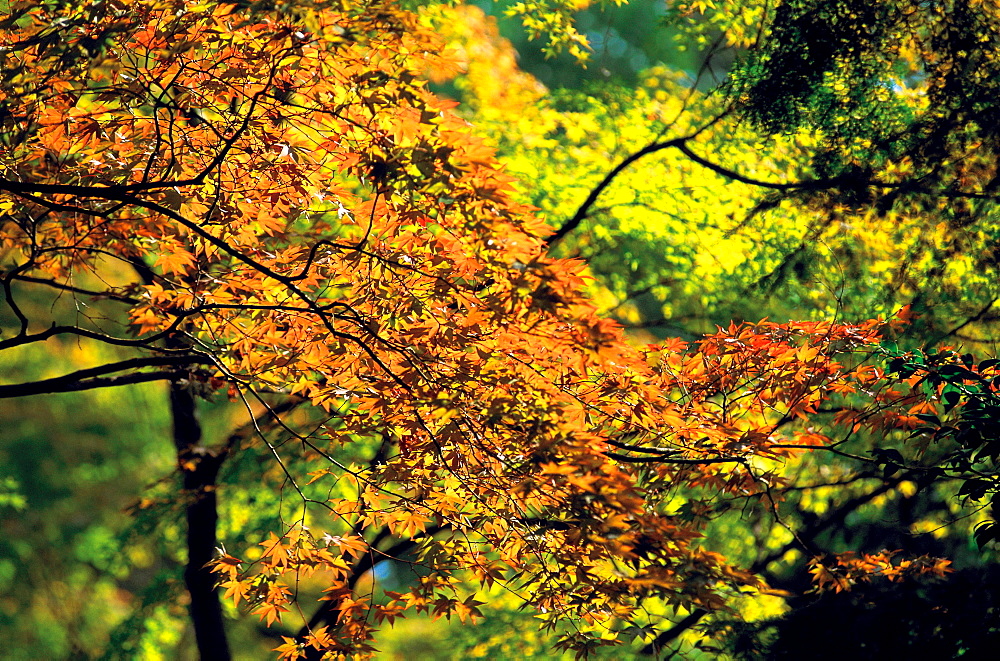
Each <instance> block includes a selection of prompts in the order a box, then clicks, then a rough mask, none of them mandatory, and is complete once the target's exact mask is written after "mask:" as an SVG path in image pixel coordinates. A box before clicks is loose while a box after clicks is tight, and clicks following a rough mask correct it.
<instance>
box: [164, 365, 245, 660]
mask: <svg viewBox="0 0 1000 661" xmlns="http://www.w3.org/2000/svg"><path fill="white" fill-rule="evenodd" d="M170 412H171V415H172V416H173V421H174V445H175V446H176V448H177V461H178V464H179V466H180V470H181V474H182V475H183V476H184V491H185V495H186V497H187V498H188V499H189V501H188V506H187V552H188V561H187V567H185V569H184V583H185V584H186V585H187V589H188V593H189V594H190V595H191V620H192V622H193V623H194V634H195V640H196V641H197V643H198V654H199V656H200V657H201V659H202V661H229V659H230V655H229V643H228V642H227V641H226V629H225V623H224V621H223V617H222V604H221V603H220V602H219V596H218V594H216V591H215V577H214V576H213V575H212V573H211V572H210V571H209V570H208V569H207V568H206V567H205V565H206V564H207V563H208V562H210V561H211V560H212V559H213V557H214V554H215V547H216V546H217V545H218V544H217V540H216V536H215V534H216V524H217V522H218V518H219V516H218V512H217V510H216V498H215V479H216V476H217V475H218V473H219V467H220V466H221V465H222V462H223V460H224V459H225V452H224V451H219V452H215V453H213V452H211V451H209V450H208V449H207V448H205V447H204V446H203V445H202V444H201V425H200V424H198V418H197V415H196V406H195V399H194V396H193V395H192V394H191V392H190V391H189V390H188V389H186V388H184V387H182V386H181V385H180V384H178V383H176V382H175V383H174V384H172V386H171V388H170Z"/></svg>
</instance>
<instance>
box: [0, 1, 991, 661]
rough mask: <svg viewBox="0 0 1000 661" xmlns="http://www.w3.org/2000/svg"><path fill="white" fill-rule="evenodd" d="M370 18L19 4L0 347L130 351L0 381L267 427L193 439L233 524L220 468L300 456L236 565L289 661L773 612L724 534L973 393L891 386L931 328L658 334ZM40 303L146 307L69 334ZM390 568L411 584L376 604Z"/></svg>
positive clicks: (1, 185)
mask: <svg viewBox="0 0 1000 661" xmlns="http://www.w3.org/2000/svg"><path fill="white" fill-rule="evenodd" d="M337 7H339V8H326V7H318V6H317V7H312V6H311V5H310V4H309V3H301V5H300V6H299V7H298V8H297V10H296V11H295V12H294V14H286V15H281V14H278V13H270V14H269V13H267V12H264V11H259V10H252V9H248V8H246V7H243V6H239V5H216V4H214V3H210V4H201V5H199V4H196V3H192V2H186V1H183V0H164V1H157V2H143V3H125V2H121V3H115V2H108V3H101V4H93V5H87V6H80V7H72V6H66V7H63V6H59V5H55V4H37V3H16V2H15V3H11V6H10V13H9V15H8V16H7V17H5V18H4V19H3V23H2V27H3V49H2V51H0V56H2V58H3V60H4V61H3V67H4V70H5V73H4V74H3V77H2V87H0V103H2V120H0V121H2V132H3V143H2V163H3V172H2V179H0V210H2V211H3V214H4V215H3V219H2V223H3V224H2V230H0V251H2V252H0V255H2V260H3V262H2V264H3V271H2V278H0V280H2V284H3V287H4V293H5V300H6V304H7V306H8V308H9V310H10V312H11V313H12V314H13V316H14V317H15V318H16V320H17V324H16V326H17V329H16V332H14V333H13V334H11V335H10V336H8V337H4V338H3V339H0V350H17V349H18V348H20V347H24V346H27V345H31V344H33V343H39V342H44V341H46V340H48V339H49V338H53V337H57V336H74V337H76V338H78V340H79V342H80V343H81V344H89V343H95V344H107V345H112V346H115V347H120V348H122V349H123V350H125V351H127V352H128V357H126V358H122V359H121V360H117V361H113V362H108V363H104V364H101V365H89V366H87V367H85V368H81V369H79V370H77V371H75V372H71V373H65V374H62V375H60V376H55V377H52V378H50V379H43V380H37V381H33V382H31V383H27V382H26V383H10V384H5V385H2V386H0V391H2V392H3V393H4V395H5V396H12V395H17V394H36V393H37V394H41V393H47V392H60V391H67V390H82V389H89V388H96V387H105V386H112V385H123V384H128V383H139V382H142V381H151V380H167V381H169V382H170V383H171V384H172V389H173V392H174V393H180V394H175V395H174V397H175V400H174V401H175V404H177V405H179V404H178V403H179V402H181V398H182V397H183V396H187V397H191V396H193V395H198V396H205V397H210V396H212V395H214V394H219V395H221V396H223V397H227V398H229V399H230V400H232V401H233V402H235V403H238V404H239V405H241V406H244V407H245V408H246V410H247V412H248V417H249V418H252V419H254V420H255V421H256V422H255V423H254V425H255V427H254V428H252V429H250V431H249V433H247V434H245V435H243V436H241V437H238V438H235V440H232V441H231V442H230V443H228V444H225V445H223V446H220V447H206V446H205V444H204V443H202V441H201V439H200V438H192V439H191V440H190V442H178V443H177V450H178V467H179V468H178V470H179V471H180V473H181V474H183V475H185V476H186V477H185V492H184V498H188V499H189V501H190V502H194V503H197V502H204V499H205V498H206V497H207V496H206V494H211V498H212V499H214V498H215V497H216V495H215V494H216V491H218V496H217V497H218V498H220V499H225V498H226V493H225V490H224V489H221V490H217V488H216V485H215V483H214V482H213V479H214V471H216V470H218V466H219V465H221V464H222V463H223V462H224V461H226V460H228V459H229V458H231V457H233V456H236V455H238V454H239V453H240V452H243V451H246V449H247V448H248V447H256V448H258V449H260V448H266V450H265V452H266V453H267V454H268V455H269V456H270V460H271V461H272V462H273V465H274V467H275V471H277V472H279V473H280V474H281V475H282V476H283V477H282V481H283V486H284V488H285V490H286V497H292V498H295V499H298V501H297V502H298V503H299V505H300V506H299V508H298V511H299V514H298V516H297V517H295V518H293V519H286V520H284V521H283V524H282V526H281V527H280V528H277V529H274V530H272V531H271V532H270V534H269V535H268V536H267V537H266V538H264V539H261V540H258V541H259V544H258V545H257V547H256V549H254V550H251V549H252V546H248V547H245V548H237V547H236V546H234V545H232V544H228V543H227V540H225V539H220V540H217V541H218V546H219V551H218V553H216V554H215V556H214V560H213V561H212V563H211V571H212V572H213V574H212V580H213V581H217V582H218V585H219V586H220V587H221V591H222V595H223V597H224V598H225V599H226V600H229V601H231V602H232V603H234V604H235V605H236V606H238V607H240V608H244V609H248V610H249V611H250V612H252V613H254V614H255V615H257V616H259V617H260V619H261V621H262V622H263V624H264V625H266V626H267V627H272V628H275V627H280V626H283V627H285V628H284V629H281V630H280V631H281V632H282V633H283V634H284V638H283V640H282V641H281V644H280V645H279V646H278V648H277V652H278V653H279V656H280V657H281V658H287V659H296V658H314V657H315V658H318V655H320V654H321V653H323V652H327V653H332V654H333V656H332V657H330V658H341V657H352V656H355V655H358V656H364V655H366V654H368V653H370V652H371V651H372V650H373V649H374V647H373V643H372V641H373V639H374V636H375V633H376V631H377V630H378V629H379V628H380V627H383V626H387V625H391V624H392V623H393V622H394V620H396V619H397V618H400V617H405V616H407V615H410V614H413V613H429V614H431V615H433V616H434V617H442V616H443V617H448V618H452V617H454V618H457V619H458V620H461V621H462V622H467V621H474V620H476V619H477V617H479V616H480V615H481V607H482V606H483V605H484V604H483V601H482V598H481V595H482V594H483V593H482V592H481V590H484V589H485V590H488V589H490V588H493V587H494V586H498V585H499V586H503V587H504V588H505V589H507V590H509V591H511V592H513V593H515V594H516V595H517V597H518V599H519V600H521V601H522V602H523V604H524V605H525V606H526V607H527V608H529V609H533V610H534V611H535V612H537V613H538V614H539V615H540V617H541V620H542V623H543V626H545V627H547V628H550V629H552V630H554V631H558V632H559V635H560V638H559V645H561V646H562V647H564V648H567V649H572V650H576V651H578V652H579V653H580V654H584V653H586V652H587V651H588V650H590V649H592V648H594V647H596V646H598V645H603V644H613V643H615V642H616V639H617V637H618V636H619V635H621V634H622V633H623V632H625V631H626V630H629V628H630V627H632V628H633V629H632V630H633V635H634V631H635V629H634V628H635V627H638V631H639V633H640V636H641V637H645V639H652V638H653V637H655V635H656V634H657V632H658V631H660V630H661V629H662V628H664V627H665V626H668V625H669V619H668V618H667V616H666V613H668V612H669V613H676V612H678V611H684V612H692V611H695V610H698V609H702V610H706V611H716V610H720V609H726V608H727V607H728V604H729V601H730V598H731V597H733V596H734V595H736V594H738V593H744V594H745V593H761V592H767V591H769V587H768V586H767V585H766V584H765V582H764V581H763V580H762V579H761V578H760V577H759V576H758V575H757V573H756V572H754V571H752V570H751V569H750V568H749V567H744V566H740V564H739V563H735V562H733V561H731V560H730V559H727V558H726V557H724V556H723V555H722V554H720V553H718V552H716V551H712V550H709V549H708V548H706V546H705V545H704V544H703V543H702V542H703V538H704V533H705V530H706V526H707V525H708V524H709V523H710V522H711V521H712V520H713V519H714V518H715V517H716V516H717V514H718V513H719V511H721V510H720V507H721V506H720V503H728V504H729V505H728V506H733V504H734V503H736V504H739V503H749V502H753V503H756V504H757V505H760V506H762V507H764V508H765V509H768V510H769V511H773V512H774V513H775V514H777V512H778V508H779V507H780V503H781V500H782V497H783V496H782V494H783V489H784V487H786V486H788V485H789V484H790V483H791V482H790V480H791V479H792V478H791V476H790V475H789V474H787V473H786V472H785V470H784V468H785V467H786V466H787V465H789V462H791V463H794V462H795V461H796V460H797V458H798V457H800V456H802V455H803V454H804V453H808V452H839V451H840V450H838V448H839V447H840V446H841V444H842V443H843V442H844V440H845V439H846V438H849V437H851V436H852V434H858V433H865V434H872V435H874V436H877V437H883V438H890V437H891V438H897V437H898V438H901V437H905V436H906V435H909V434H911V433H913V430H914V429H916V428H917V427H919V426H920V424H921V419H920V418H919V417H917V416H918V414H928V413H929V412H931V411H938V410H939V408H940V407H941V406H942V404H944V403H947V402H945V400H944V399H942V398H943V397H944V389H945V387H944V384H939V386H940V387H938V388H936V389H934V388H931V389H927V388H924V387H923V385H922V384H923V381H921V378H922V375H921V374H920V373H916V372H915V373H911V374H908V375H906V374H898V373H889V374H887V373H886V371H885V361H884V360H883V358H884V357H885V352H884V350H883V349H881V348H879V342H880V341H881V340H882V339H883V336H884V335H886V334H888V335H890V336H891V335H893V334H894V333H895V332H896V330H897V329H898V328H899V327H900V325H901V324H903V323H904V321H903V320H902V319H900V318H898V317H897V318H891V319H880V320H872V321H867V322H862V323H842V322H826V321H809V322H798V323H771V322H767V321H763V322H760V323H756V324H749V323H741V324H733V325H731V326H729V327H728V328H720V329H718V330H717V332H716V333H714V334H712V335H710V336H708V337H706V338H704V339H702V340H700V341H698V342H694V343H687V342H683V341H681V340H667V341H664V342H662V343H656V344H649V345H646V346H635V345H634V344H632V343H630V342H629V341H628V340H627V339H626V337H625V336H624V334H623V330H622V328H621V327H620V325H619V324H618V323H616V322H615V321H612V320H610V319H608V318H603V317H601V316H600V315H598V314H597V312H596V307H595V304H594V303H593V302H591V301H590V299H589V298H588V295H587V293H586V287H587V283H588V277H589V276H588V274H587V270H586V268H585V264H584V263H583V262H581V261H579V260H574V259H567V258H557V257H554V256H552V255H550V254H549V252H548V248H547V245H546V240H547V239H548V238H549V237H550V235H551V233H552V230H551V229H550V228H549V227H548V226H547V225H546V224H544V223H543V222H541V221H540V220H539V219H538V218H536V217H535V216H534V215H533V211H534V210H533V209H532V208H530V207H528V206H525V205H523V204H521V203H518V202H516V201H515V197H514V186H515V182H514V181H513V180H512V178H511V177H510V176H509V175H507V174H505V173H504V169H503V167H502V166H501V165H500V164H499V163H498V162H497V160H496V159H495V156H494V154H493V151H492V149H491V148H490V147H488V146H487V145H485V144H484V142H483V141H482V140H481V139H479V138H477V137H476V136H475V132H474V130H473V129H472V127H470V125H469V124H468V123H467V122H466V121H465V120H464V119H462V118H461V117H459V116H458V115H456V114H455V112H454V110H453V106H454V103H453V102H450V101H446V100H443V99H442V98H439V97H438V96H435V94H433V93H432V92H431V91H429V89H428V84H427V82H426V80H428V78H435V79H438V80H443V79H447V78H449V77H451V76H453V75H454V74H455V73H456V72H457V64H456V63H457V62H458V61H459V55H458V54H456V53H455V52H454V51H452V50H449V48H448V47H447V45H446V44H445V43H444V42H443V41H442V39H441V37H440V36H439V34H438V33H437V32H436V31H434V30H432V29H431V27H432V25H433V21H432V20H431V18H428V15H427V14H421V13H413V12H409V11H405V10H403V9H401V8H400V7H398V6H397V5H396V4H394V3H391V2H373V3H357V4H356V3H342V4H339V5H337ZM30 287H44V288H49V289H54V290H57V291H60V292H62V293H64V294H66V295H68V296H75V297H80V298H87V299H88V300H92V301H94V302H95V303H97V302H100V303H102V304H104V303H108V304H115V305H118V306H119V307H120V308H121V311H120V312H115V313H109V314H107V315H104V314H103V313H102V314H96V313H95V314H93V315H90V314H89V313H86V312H85V313H83V314H81V315H80V316H79V317H78V318H77V320H76V321H75V322H68V323H67V322H65V321H62V320H56V319H47V318H44V317H38V316H35V314H37V311H35V308H31V311H29V309H28V308H27V307H25V306H24V305H23V304H22V302H21V301H22V297H24V296H27V294H25V293H24V292H26V291H28V290H29V288H30ZM29 312H30V313H29ZM905 315H906V312H905V311H904V312H903V315H902V316H903V317H905ZM995 371H996V368H995V366H992V365H989V366H985V367H984V368H983V370H981V372H982V374H983V375H984V378H986V377H992V376H994V373H995ZM976 373H977V374H979V373H980V372H979V371H977V372H976ZM989 387H991V388H992V387H993V386H989ZM994 389H995V388H994ZM990 392H993V391H990ZM185 394H186V395H185ZM185 401H186V400H185ZM831 409H835V419H834V421H833V423H831V424H830V425H827V426H817V425H815V424H814V423H813V422H812V421H813V420H814V419H815V417H816V416H817V415H819V414H820V413H822V412H828V411H829V410H831ZM180 428H181V427H180V426H178V427H176V429H180ZM838 435H839V436H838ZM178 438H179V437H178ZM175 440H176V438H175ZM890 459H891V458H890ZM887 461H889V460H886V461H883V462H882V464H883V465H884V464H885V463H886V462H887ZM206 462H208V463H206ZM213 462H214V463H213ZM908 462H909V463H908ZM209 463H212V465H213V469H212V471H207V469H205V467H206V466H208V464H209ZM897 463H899V462H897ZM902 463H907V465H910V464H912V462H911V461H910V458H907V459H906V460H905V461H903V462H902ZM208 472H211V475H208ZM189 478H190V479H189ZM196 478H197V479H196ZM199 480H200V481H199ZM199 499H201V500H199ZM212 502H214V500H213V501H212ZM213 537H214V532H213ZM192 543H194V542H192ZM192 548H193V547H192ZM388 560H393V561H396V562H399V563H401V564H402V565H403V566H407V567H410V568H412V572H411V574H412V580H411V581H410V582H409V583H408V584H407V586H406V587H402V588H397V589H395V590H389V591H384V592H381V593H380V592H378V591H376V590H372V591H368V592H362V591H359V590H358V589H357V587H358V584H359V581H361V580H362V579H363V578H364V577H366V576H370V575H371V572H372V570H373V568H374V567H375V566H376V565H378V564H379V563H381V562H383V561H388ZM946 565H947V563H946V562H945V561H941V560H935V559H929V558H921V559H914V558H900V557H899V556H895V555H894V554H893V553H892V552H891V550H890V552H886V553H883V554H876V555H867V556H864V555H863V556H858V557H855V556H840V557H819V556H817V557H816V558H815V559H814V562H813V569H812V571H813V573H814V574H815V577H816V581H817V585H818V587H820V588H832V589H834V590H840V589H843V588H845V587H849V585H850V584H851V583H852V582H857V581H863V580H867V579H868V578H870V577H872V576H874V575H880V576H883V577H888V578H890V579H892V578H896V577H899V576H902V575H904V574H907V573H914V572H930V573H937V574H941V573H943V572H944V571H945V568H946ZM191 571H193V572H195V573H197V572H198V571H202V572H205V571H207V570H204V569H202V568H201V567H194V568H193V569H192V570H191ZM302 583H305V584H308V585H310V586H321V587H320V588H319V589H321V590H322V599H321V601H320V602H318V603H308V602H309V601H310V600H306V599H300V598H299V597H300V594H299V587H298V586H299V585H300V584H302ZM189 585H194V584H193V583H189ZM192 589H194V588H192ZM654 602H655V603H658V604H660V605H661V606H660V607H659V608H660V609H661V610H657V609H656V608H651V607H650V606H649V604H650V603H654ZM661 611H662V612H663V613H664V614H663V615H660V614H659V613H660V612H661ZM567 623H568V624H567ZM197 625H198V623H197V622H196V626H197ZM199 640H201V639H199Z"/></svg>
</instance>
